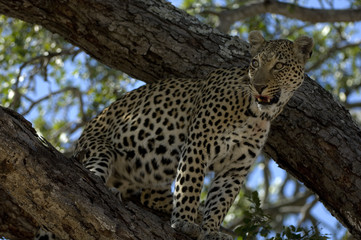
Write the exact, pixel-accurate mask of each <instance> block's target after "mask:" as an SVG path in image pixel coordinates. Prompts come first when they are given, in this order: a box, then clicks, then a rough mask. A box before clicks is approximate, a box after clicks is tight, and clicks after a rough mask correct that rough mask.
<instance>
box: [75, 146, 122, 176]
mask: <svg viewBox="0 0 361 240" xmlns="http://www.w3.org/2000/svg"><path fill="white" fill-rule="evenodd" d="M94 145H96V148H94V149H80V150H77V152H76V153H75V155H74V157H75V158H76V159H77V160H78V161H80V162H81V163H82V164H83V165H84V167H85V168H87V169H88V170H89V171H91V172H92V173H93V174H94V175H96V176H98V177H100V178H101V179H102V180H103V182H104V183H106V182H107V181H108V178H109V176H110V174H111V172H112V167H113V162H114V157H115V155H114V152H113V151H112V148H111V147H109V146H107V145H106V144H96V143H94Z"/></svg>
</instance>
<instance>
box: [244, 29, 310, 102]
mask: <svg viewBox="0 0 361 240" xmlns="http://www.w3.org/2000/svg"><path fill="white" fill-rule="evenodd" d="M248 40H249V43H250V52H251V55H252V57H253V58H252V60H251V63H250V67H249V77H250V88H251V92H252V95H253V96H254V97H255V99H256V101H257V103H258V104H259V105H261V106H262V107H266V106H270V105H278V106H282V105H284V104H285V103H287V101H288V100H289V99H290V98H291V96H292V95H293V92H294V91H295V90H296V89H297V88H298V87H299V86H300V85H301V84H302V82H303V79H304V66H305V64H306V61H307V59H309V58H310V56H311V53H312V47H313V40H312V38H309V37H307V36H301V37H299V38H297V39H296V40H295V41H294V42H292V41H289V40H286V39H280V40H270V41H266V40H265V39H264V38H263V36H262V34H261V33H260V32H259V31H252V32H251V33H250V34H249V37H248Z"/></svg>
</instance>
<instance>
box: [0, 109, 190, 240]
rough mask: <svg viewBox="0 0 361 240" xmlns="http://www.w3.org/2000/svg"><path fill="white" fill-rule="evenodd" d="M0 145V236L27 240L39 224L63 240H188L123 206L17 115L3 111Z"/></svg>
mask: <svg viewBox="0 0 361 240" xmlns="http://www.w3.org/2000/svg"><path fill="white" fill-rule="evenodd" d="M0 142H1V145H0V178H1V185H0V194H1V195H0V196H1V197H0V203H1V204H0V213H1V217H0V219H1V227H0V236H5V237H11V238H12V239H29V238H30V237H31V235H32V234H34V232H35V230H36V226H37V224H41V225H45V226H47V227H48V228H49V229H50V230H51V231H53V232H54V233H55V234H56V235H57V236H61V238H62V239H179V240H180V239H186V237H185V236H181V235H180V234H177V233H176V232H175V231H174V230H173V229H172V228H171V227H170V224H169V223H168V222H169V220H165V221H164V220H161V219H160V218H159V217H157V216H156V215H154V214H151V213H150V212H147V211H145V210H144V209H142V208H140V207H138V206H137V205H135V204H133V203H131V202H129V203H128V204H125V205H124V204H121V203H120V202H119V200H118V199H117V198H116V197H115V195H114V194H112V193H111V192H110V191H109V190H108V189H107V188H106V186H105V185H104V184H103V183H102V181H101V180H100V179H95V177H94V176H93V175H92V174H91V173H89V172H88V171H87V170H85V169H84V168H83V167H82V166H81V165H80V163H77V162H74V161H72V160H70V159H67V158H65V157H64V156H63V155H61V153H59V152H58V151H57V150H56V149H54V148H53V147H52V146H50V145H48V143H47V142H46V141H44V140H41V139H40V138H39V137H38V136H37V135H36V133H35V131H34V129H32V128H31V124H30V123H28V122H27V121H26V120H25V119H23V118H22V116H21V115H19V114H16V113H15V112H12V111H10V110H8V109H4V108H1V107H0ZM16 205H18V206H20V208H19V207H17V206H16ZM6 216H7V217H6ZM34 219H35V220H36V221H35V220H34ZM16 222H17V224H18V225H16ZM19 230H20V231H19Z"/></svg>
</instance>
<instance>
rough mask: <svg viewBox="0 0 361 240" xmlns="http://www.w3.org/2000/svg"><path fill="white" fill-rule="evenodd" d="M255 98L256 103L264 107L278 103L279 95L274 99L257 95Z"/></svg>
mask: <svg viewBox="0 0 361 240" xmlns="http://www.w3.org/2000/svg"><path fill="white" fill-rule="evenodd" d="M255 97H256V102H257V103H259V104H262V105H271V104H274V103H277V102H278V100H279V97H278V95H275V96H273V97H269V96H263V95H257V96H255Z"/></svg>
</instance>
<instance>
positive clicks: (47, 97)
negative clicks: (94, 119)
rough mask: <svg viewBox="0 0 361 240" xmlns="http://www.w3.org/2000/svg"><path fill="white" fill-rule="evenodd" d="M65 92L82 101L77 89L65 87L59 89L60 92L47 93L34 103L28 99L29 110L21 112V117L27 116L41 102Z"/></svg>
mask: <svg viewBox="0 0 361 240" xmlns="http://www.w3.org/2000/svg"><path fill="white" fill-rule="evenodd" d="M67 91H72V92H73V93H74V95H75V96H78V97H79V99H80V100H79V101H82V99H81V92H80V90H79V89H78V88H75V87H65V88H63V89H60V90H58V91H54V92H51V93H49V94H48V95H46V96H44V97H42V98H39V99H38V100H35V101H34V100H30V99H29V98H28V100H29V101H30V102H31V104H30V106H29V108H28V109H27V110H26V111H24V112H22V113H21V114H22V115H26V114H28V113H29V112H30V111H31V110H32V109H33V108H34V107H35V106H36V105H37V104H40V103H41V102H43V101H45V100H48V99H49V98H51V97H54V96H55V95H58V94H60V93H64V92H67ZM82 115H84V112H82Z"/></svg>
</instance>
